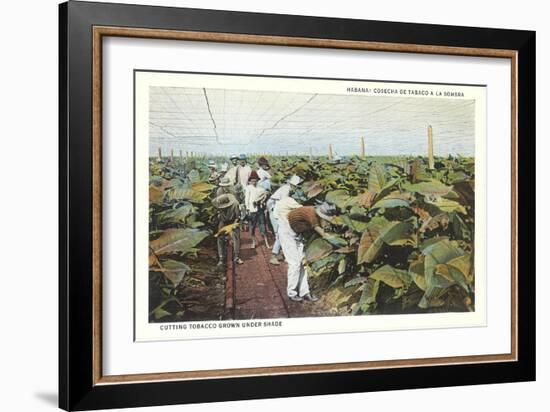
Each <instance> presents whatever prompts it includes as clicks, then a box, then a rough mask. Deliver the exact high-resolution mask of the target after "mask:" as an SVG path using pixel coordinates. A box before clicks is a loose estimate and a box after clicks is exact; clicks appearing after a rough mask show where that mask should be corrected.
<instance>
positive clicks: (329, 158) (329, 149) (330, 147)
mask: <svg viewBox="0 0 550 412" xmlns="http://www.w3.org/2000/svg"><path fill="white" fill-rule="evenodd" d="M328 160H332V144H329V145H328Z"/></svg>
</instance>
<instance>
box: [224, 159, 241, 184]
mask: <svg viewBox="0 0 550 412" xmlns="http://www.w3.org/2000/svg"><path fill="white" fill-rule="evenodd" d="M229 160H230V161H231V164H232V166H231V167H230V168H229V169H228V170H227V172H226V173H225V177H228V178H229V179H230V181H231V184H232V185H234V184H235V183H237V169H238V168H239V156H237V155H236V154H233V155H231V156H230V157H229Z"/></svg>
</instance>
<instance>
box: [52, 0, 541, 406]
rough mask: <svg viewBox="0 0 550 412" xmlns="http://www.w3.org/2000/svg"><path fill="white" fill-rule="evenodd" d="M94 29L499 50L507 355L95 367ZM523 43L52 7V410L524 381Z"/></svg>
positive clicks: (528, 52)
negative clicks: (56, 121)
mask: <svg viewBox="0 0 550 412" xmlns="http://www.w3.org/2000/svg"><path fill="white" fill-rule="evenodd" d="M327 33H330V34H329V35H327ZM104 36H123V37H141V38H158V39H171V40H194V41H216V42H228V43H245V44H265V45H284V46H289V47H293V46H300V47H325V48H335V49H337V48H341V49H342V48H343V49H359V50H371V51H372V50H379V51H392V52H403V53H432V54H451V55H463V56H486V57H499V58H508V59H511V62H512V78H511V83H512V107H511V122H512V124H511V127H512V158H511V159H510V161H511V165H512V176H511V179H512V216H511V225H512V245H511V248H512V277H511V281H512V296H511V303H512V313H511V320H512V325H511V326H512V336H511V345H512V351H511V353H510V354H497V355H480V356H467V357H448V358H430V359H414V360H388V361H377V362H354V363H342V364H321V365H310V366H304V365H292V366H287V367H269V368H248V369H230V370H219V371H197V372H177V373H161V374H142V375H119V376H102V372H101V369H102V368H101V365H102V363H101V293H100V291H101V43H102V41H101V40H102V38H103V37H104ZM534 50H535V34H534V32H527V31H513V30H500V29H499V30H496V29H479V28H465V27H453V26H435V25H421V24H407V23H387V22H376V21H359V20H349V19H325V18H323V19H321V18H313V17H302V16H283V15H267V14H252V13H235V12H222V11H211V10H195V9H176V8H164V7H149V6H128V5H118V4H105V3H103V4H98V3H84V2H70V3H68V4H63V5H61V6H60V73H59V74H60V294H59V295H60V382H59V383H60V406H61V407H63V408H65V409H96V408H106V407H123V406H143V405H160V404H172V403H187V402H197V401H202V402H204V401H220V400H229V399H250V398H264V397H273V396H297V395H312V394H321V393H343V392H355V391H365V390H389V389H398V388H413V387H428V386H446V385H463V384H474V383H489V382H507V381H520V380H532V379H534V376H535V375H534V373H535V354H534V348H535V339H534V333H535V332H534V324H535V301H534V288H535V281H534V278H528V277H526V276H525V275H524V276H523V277H519V276H518V272H519V271H520V270H521V271H522V273H528V274H529V275H531V274H532V273H534V234H533V232H531V231H530V230H527V229H522V228H523V227H526V226H527V227H529V226H530V225H529V224H533V225H532V226H533V227H534V215H535V214H534V202H533V200H534V193H535V189H534V160H533V159H534V156H533V158H531V156H532V155H533V154H534V146H535V143H534V124H535V115H534V112H535V111H534V106H535V79H534V72H535V69H534V65H535V51H534ZM86 79H88V81H89V82H87V81H86ZM520 135H521V138H520ZM520 158H521V159H522V162H521V163H519V159H520ZM520 181H521V182H522V183H523V184H522V187H521V197H519V195H518V194H519V192H518V190H519V182H520ZM520 211H521V214H520ZM520 219H521V222H522V226H520V225H519V221H520ZM523 225H526V226H523ZM83 226H84V229H85V230H82V227H83ZM86 228H88V229H86ZM78 231H79V232H78ZM520 242H521V244H522V249H521V250H522V253H521V255H519V243H520ZM531 262H532V263H531ZM83 265H84V266H83ZM86 265H87V266H86ZM520 308H521V309H520ZM520 342H521V345H520V344H519V343H520ZM451 371H452V374H451V373H450V372H451ZM466 375H468V376H466ZM335 378H337V380H336V381H335ZM161 381H162V382H161ZM144 382H147V383H144ZM228 387H230V388H228ZM245 388H246V390H245Z"/></svg>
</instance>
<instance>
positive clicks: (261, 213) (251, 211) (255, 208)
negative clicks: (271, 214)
mask: <svg viewBox="0 0 550 412" xmlns="http://www.w3.org/2000/svg"><path fill="white" fill-rule="evenodd" d="M258 180H259V178H258V174H257V173H256V171H255V170H253V171H252V173H250V179H249V181H248V185H247V186H246V188H245V189H244V204H245V207H246V213H247V215H248V222H249V228H250V238H251V239H252V249H255V248H256V236H255V235H256V234H255V231H256V226H258V227H259V229H260V234H261V235H262V238H263V240H264V243H265V246H266V247H267V248H270V247H271V246H270V245H269V241H268V239H267V230H266V225H265V207H266V206H265V204H266V200H267V192H266V191H265V189H264V188H262V187H259V186H258Z"/></svg>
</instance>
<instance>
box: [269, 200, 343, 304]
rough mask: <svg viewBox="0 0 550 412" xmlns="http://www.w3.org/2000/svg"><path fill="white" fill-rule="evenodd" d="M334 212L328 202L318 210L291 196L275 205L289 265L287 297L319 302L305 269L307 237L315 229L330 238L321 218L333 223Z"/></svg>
mask: <svg viewBox="0 0 550 412" xmlns="http://www.w3.org/2000/svg"><path fill="white" fill-rule="evenodd" d="M333 211H334V209H333V208H332V207H331V206H330V205H328V204H326V203H324V204H322V205H320V206H318V207H313V206H302V205H300V204H299V203H298V202H296V200H294V199H293V198H291V197H286V198H284V199H282V200H280V201H279V202H278V203H277V205H276V206H275V215H276V216H277V221H278V225H279V228H278V234H279V240H280V242H281V247H282V248H283V253H284V255H285V259H286V262H287V264H288V273H287V295H288V297H289V299H290V300H292V301H295V302H301V301H303V300H304V299H305V300H309V301H312V302H315V301H317V300H318V299H319V298H317V297H316V296H314V295H313V294H312V293H311V292H310V290H309V284H308V279H307V277H308V276H307V271H306V268H305V266H304V258H305V254H304V242H303V234H304V233H306V232H308V231H310V230H314V231H315V232H317V233H318V234H319V235H320V236H322V237H323V238H329V237H330V235H329V234H327V233H325V231H324V230H323V229H322V228H321V226H320V221H319V217H322V218H323V219H326V220H329V221H330V220H331V218H330V216H329V213H332V212H333Z"/></svg>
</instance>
